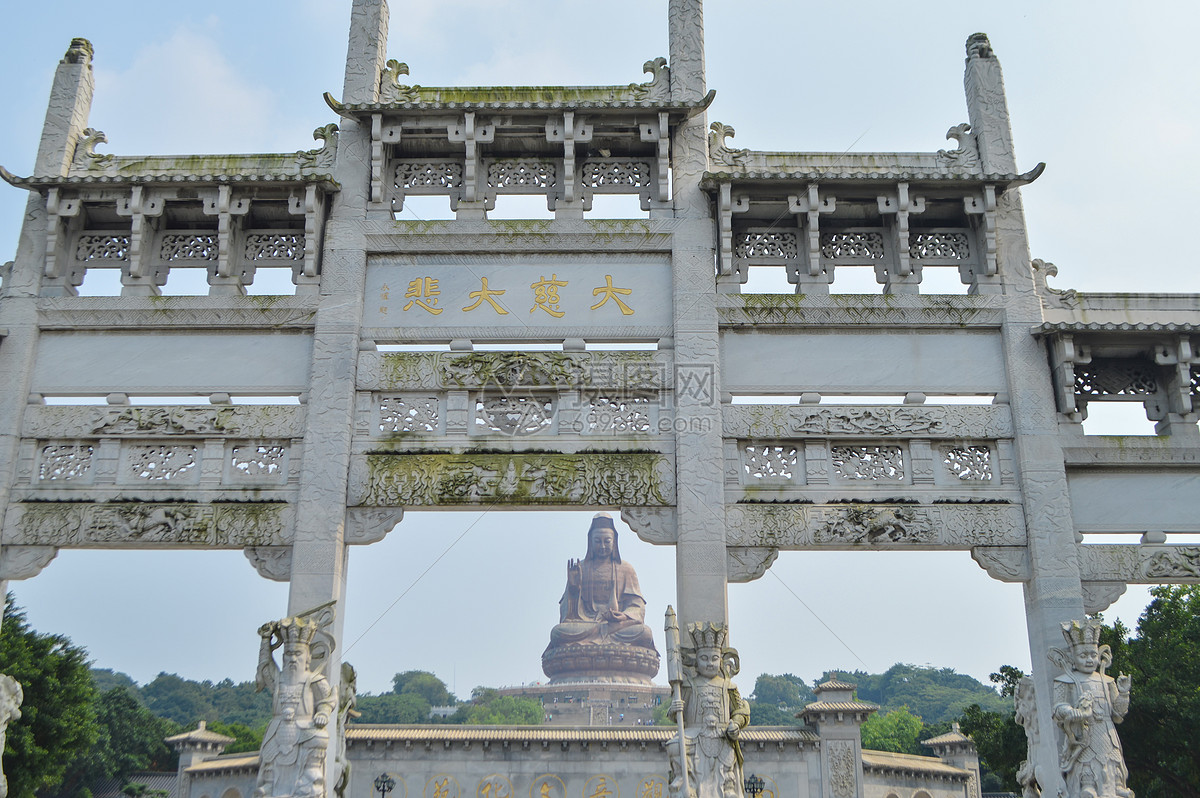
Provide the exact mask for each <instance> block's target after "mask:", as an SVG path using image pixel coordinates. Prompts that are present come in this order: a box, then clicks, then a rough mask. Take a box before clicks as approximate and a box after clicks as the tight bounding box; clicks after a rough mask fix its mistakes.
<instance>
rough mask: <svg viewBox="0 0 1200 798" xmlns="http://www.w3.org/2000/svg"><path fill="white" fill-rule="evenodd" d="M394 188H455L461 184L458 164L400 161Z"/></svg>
mask: <svg viewBox="0 0 1200 798" xmlns="http://www.w3.org/2000/svg"><path fill="white" fill-rule="evenodd" d="M395 182H396V188H402V189H406V190H412V189H419V188H435V187H436V188H447V189H448V188H457V187H458V186H461V185H462V182H463V168H462V164H460V163H452V162H449V161H416V162H414V161H401V162H400V163H398V164H396V176H395Z"/></svg>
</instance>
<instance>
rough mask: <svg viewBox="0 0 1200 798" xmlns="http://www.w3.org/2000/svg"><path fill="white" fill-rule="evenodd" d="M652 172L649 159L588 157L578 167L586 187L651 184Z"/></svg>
mask: <svg viewBox="0 0 1200 798" xmlns="http://www.w3.org/2000/svg"><path fill="white" fill-rule="evenodd" d="M653 173H654V172H653V168H652V167H651V164H650V162H649V161H628V160H619V159H615V158H606V159H596V160H592V159H589V160H587V161H585V162H584V164H583V166H581V167H580V169H579V176H580V179H581V180H582V181H583V185H584V186H586V187H587V188H616V187H624V188H643V187H646V186H649V185H650V184H651V182H652V178H651V175H653Z"/></svg>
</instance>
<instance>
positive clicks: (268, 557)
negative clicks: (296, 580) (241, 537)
mask: <svg viewBox="0 0 1200 798" xmlns="http://www.w3.org/2000/svg"><path fill="white" fill-rule="evenodd" d="M242 553H243V554H245V555H246V559H247V560H249V561H250V564H251V565H253V566H254V570H256V571H258V575H259V576H262V577H264V578H266V579H270V580H271V581H273V582H287V581H289V580H290V579H291V578H292V547H291V546H247V547H246V548H244V549H242Z"/></svg>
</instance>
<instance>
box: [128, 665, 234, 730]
mask: <svg viewBox="0 0 1200 798" xmlns="http://www.w3.org/2000/svg"><path fill="white" fill-rule="evenodd" d="M211 688H212V685H211V684H209V685H208V687H207V688H206V687H205V686H204V685H202V684H201V683H200V682H193V681H189V680H187V679H184V678H183V677H181V676H178V675H176V674H174V673H160V674H158V676H156V677H155V679H154V681H152V682H150V683H149V684H147V685H146V686H145V687H143V688H142V698H143V700H145V702H146V706H147V707H148V708H149V709H150V711H151V712H153V713H154V714H155V715H158V716H159V717H160V718H166V719H167V720H171V721H174V722H175V723H178V724H180V725H182V726H191V725H194V724H195V723H196V722H197V721H200V720H206V721H209V722H210V723H211V722H212V721H215V720H218V719H219V718H220V716H219V715H218V714H217V709H216V707H215V706H213V695H212V689H211Z"/></svg>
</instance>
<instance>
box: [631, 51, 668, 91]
mask: <svg viewBox="0 0 1200 798" xmlns="http://www.w3.org/2000/svg"><path fill="white" fill-rule="evenodd" d="M642 72H644V73H646V74H647V75H649V76H650V80H649V81H647V82H646V83H630V84H629V93H630V95H632V97H633V99H635V100H660V101H662V102H666V101H668V100H670V99H671V68H670V67H668V66H667V59H665V58H663V57H662V56H661V55H660V56H659V57H658V58H652V59H650V60H649V61H647V62H646V63H644V64H642Z"/></svg>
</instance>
